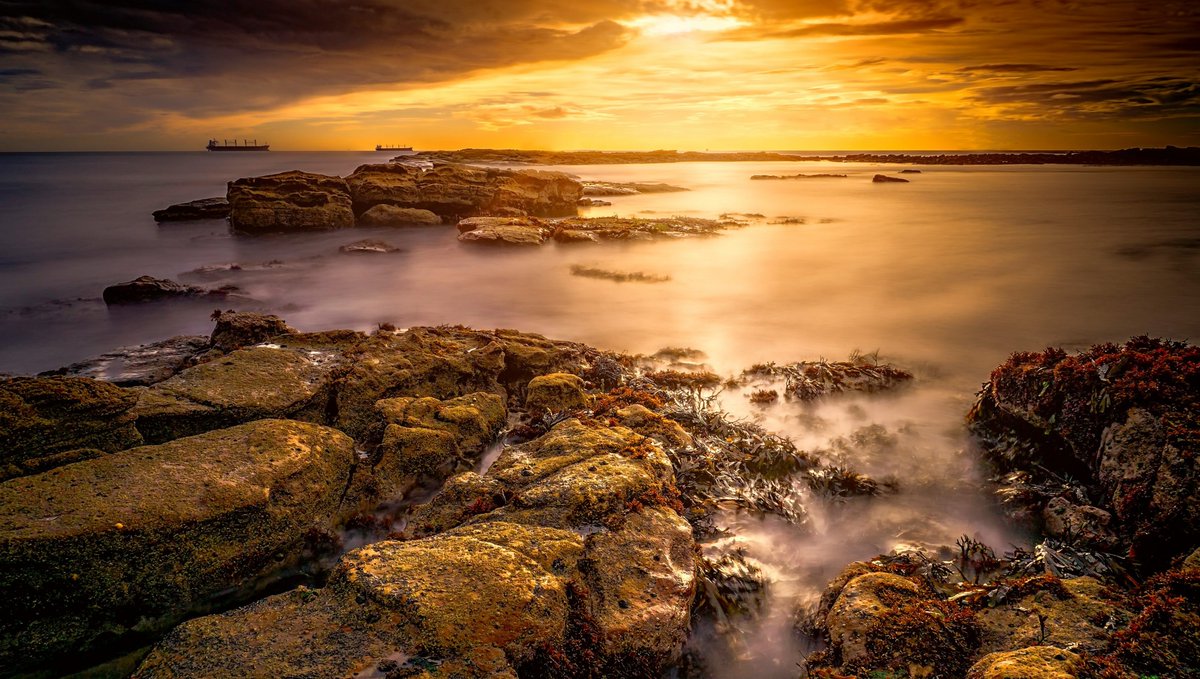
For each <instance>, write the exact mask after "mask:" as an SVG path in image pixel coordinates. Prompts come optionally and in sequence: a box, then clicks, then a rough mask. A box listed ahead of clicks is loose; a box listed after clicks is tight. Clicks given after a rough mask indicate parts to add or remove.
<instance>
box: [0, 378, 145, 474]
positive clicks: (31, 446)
mask: <svg viewBox="0 0 1200 679" xmlns="http://www.w3.org/2000/svg"><path fill="white" fill-rule="evenodd" d="M136 402H137V392H136V391H132V390H128V389H122V388H120V387H116V386H113V385H111V384H108V383H107V382H98V381H96V380H93V379H88V378H82V377H13V378H9V379H3V380H0V479H5V478H11V477H14V476H21V475H24V474H30V473H36V472H38V471H43V470H45V469H47V468H50V467H54V466H58V465H59V464H65V463H68V462H73V461H75V460H78V459H83V458H85V457H88V456H93V455H94V454H95V451H97V450H98V451H102V452H105V453H111V452H114V451H118V450H124V449H125V448H131V447H133V446H137V445H141V444H142V436H141V434H139V433H138V430H137V429H136V427H135V426H134V415H133V414H132V413H131V412H130V411H131V410H132V409H133V406H134V404H135V403H136ZM78 449H89V450H90V451H91V452H87V453H83V452H82V451H79V450H78ZM71 451H77V452H71Z"/></svg>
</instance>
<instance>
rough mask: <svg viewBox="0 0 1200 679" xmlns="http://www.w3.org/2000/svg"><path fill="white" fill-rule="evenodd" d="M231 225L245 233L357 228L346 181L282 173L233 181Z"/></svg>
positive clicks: (230, 183) (292, 172)
mask: <svg viewBox="0 0 1200 679" xmlns="http://www.w3.org/2000/svg"><path fill="white" fill-rule="evenodd" d="M226 195H227V197H228V199H229V208H230V209H229V224H230V226H232V227H233V229H234V230H235V231H240V232H243V233H274V232H288V231H326V230H330V229H345V228H348V227H352V226H354V212H353V211H352V210H351V209H350V205H351V202H350V192H349V189H348V187H347V186H346V182H345V180H343V179H341V178H340V177H330V176H327V175H322V174H312V173H309V172H298V171H294V170H293V171H291V172H281V173H279V174H272V175H267V176H265V177H250V178H246V179H238V180H236V181H232V182H229V188H228V191H227V193H226Z"/></svg>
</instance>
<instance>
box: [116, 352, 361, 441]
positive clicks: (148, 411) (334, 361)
mask: <svg viewBox="0 0 1200 679" xmlns="http://www.w3.org/2000/svg"><path fill="white" fill-rule="evenodd" d="M340 365H341V357H340V355H339V354H338V353H337V352H336V351H335V350H334V349H331V348H327V347H321V348H311V349H309V348H302V347H290V348H284V347H282V346H278V345H272V346H255V347H249V348H245V349H238V350H237V351H234V352H232V353H230V354H228V355H226V356H223V357H221V358H218V359H216V360H212V361H209V362H207V363H201V364H200V365H197V366H193V367H191V368H188V369H187V370H184V371H183V372H181V373H179V374H177V375H175V376H174V377H172V378H170V379H168V380H165V381H163V382H159V383H158V384H155V385H153V386H151V387H150V388H148V389H147V390H146V391H144V392H142V394H141V396H140V397H139V399H138V404H137V407H136V408H135V409H134V414H135V415H136V416H137V418H138V430H139V431H140V432H141V433H142V435H143V436H145V437H146V440H147V441H150V442H153V443H161V442H163V441H169V440H171V439H173V438H179V437H181V436H190V435H192V434H198V433H201V432H205V431H211V430H214V429H220V428H222V427H227V426H231V425H234V424H238V423H241V422H248V421H251V420H259V419H266V418H280V417H286V418H292V419H298V420H306V421H311V422H324V421H325V417H326V410H327V408H328V401H329V398H330V388H331V383H332V376H333V375H334V372H335V370H336V369H337V368H338V367H339V366H340Z"/></svg>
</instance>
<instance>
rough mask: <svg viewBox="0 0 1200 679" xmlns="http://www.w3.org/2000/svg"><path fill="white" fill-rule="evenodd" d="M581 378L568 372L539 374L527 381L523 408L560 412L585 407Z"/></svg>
mask: <svg viewBox="0 0 1200 679" xmlns="http://www.w3.org/2000/svg"><path fill="white" fill-rule="evenodd" d="M588 402H589V399H588V395H587V392H586V391H584V389H583V379H581V378H580V377H579V376H578V375H572V374H570V373H551V374H549V375H539V376H537V377H535V378H533V379H532V380H530V381H529V387H528V388H527V390H526V392H525V408H526V409H527V410H529V411H530V412H533V413H541V412H552V413H561V412H567V411H570V410H578V409H580V408H585V407H587V405H588Z"/></svg>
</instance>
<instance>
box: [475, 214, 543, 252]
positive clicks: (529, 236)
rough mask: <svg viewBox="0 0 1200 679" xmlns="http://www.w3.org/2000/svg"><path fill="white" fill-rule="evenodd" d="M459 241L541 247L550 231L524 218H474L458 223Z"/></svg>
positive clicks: (540, 224)
mask: <svg viewBox="0 0 1200 679" xmlns="http://www.w3.org/2000/svg"><path fill="white" fill-rule="evenodd" d="M458 231H459V235H458V239H459V240H460V241H462V242H464V243H484V244H488V245H541V244H542V243H545V242H546V240H547V239H548V238H549V237H550V230H549V229H548V228H546V227H545V226H543V225H542V223H541V222H538V221H536V220H531V219H527V218H524V217H472V218H470V219H464V220H462V221H460V222H459V223H458Z"/></svg>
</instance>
